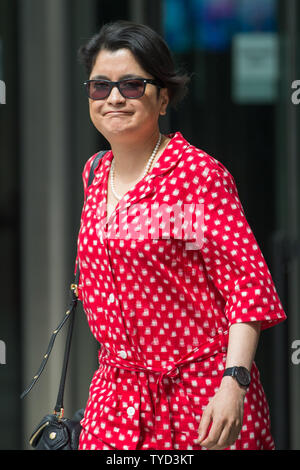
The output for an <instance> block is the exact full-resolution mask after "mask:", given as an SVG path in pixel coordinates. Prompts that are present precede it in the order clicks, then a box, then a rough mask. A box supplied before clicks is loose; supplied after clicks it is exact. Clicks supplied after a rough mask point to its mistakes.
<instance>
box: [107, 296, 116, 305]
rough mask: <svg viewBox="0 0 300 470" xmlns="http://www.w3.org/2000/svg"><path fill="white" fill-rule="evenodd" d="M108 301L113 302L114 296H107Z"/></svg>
mask: <svg viewBox="0 0 300 470" xmlns="http://www.w3.org/2000/svg"><path fill="white" fill-rule="evenodd" d="M108 300H109V302H110V303H112V302H114V300H115V296H114V294H109V297H108Z"/></svg>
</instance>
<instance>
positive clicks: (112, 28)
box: [78, 20, 190, 106]
mask: <svg viewBox="0 0 300 470" xmlns="http://www.w3.org/2000/svg"><path fill="white" fill-rule="evenodd" d="M124 48H125V49H129V50H130V51H131V53H132V54H133V55H134V57H135V58H136V60H137V61H138V62H139V64H140V65H141V67H143V69H144V70H145V71H146V72H148V73H149V74H150V75H152V76H153V77H154V78H155V79H156V80H158V81H159V82H160V83H161V84H162V86H163V87H164V88H167V89H168V93H169V99H170V104H171V105H173V106H175V105H176V104H178V103H179V101H181V100H182V99H183V98H184V96H185V95H186V93H187V84H188V82H189V80H190V78H189V76H188V74H187V73H186V72H180V71H178V70H176V67H175V62H174V59H173V57H172V54H171V51H170V49H169V47H168V45H167V43H166V42H165V40H164V39H163V38H162V37H161V36H160V35H159V34H158V33H157V32H156V31H154V30H153V29H152V28H150V27H149V26H146V25H143V24H139V23H133V22H130V21H123V20H122V21H121V20H120V21H116V22H113V23H107V24H105V25H104V26H102V28H101V29H100V31H99V32H98V33H97V34H95V35H94V36H93V37H92V38H91V39H90V40H89V41H88V42H87V44H85V45H83V46H81V47H80V48H79V50H78V58H79V61H80V63H81V64H83V65H84V67H85V70H86V72H87V74H88V76H89V75H90V73H91V71H92V68H93V66H94V64H95V61H96V58H97V55H98V53H99V52H100V51H101V50H102V49H107V50H109V51H116V50H118V49H124Z"/></svg>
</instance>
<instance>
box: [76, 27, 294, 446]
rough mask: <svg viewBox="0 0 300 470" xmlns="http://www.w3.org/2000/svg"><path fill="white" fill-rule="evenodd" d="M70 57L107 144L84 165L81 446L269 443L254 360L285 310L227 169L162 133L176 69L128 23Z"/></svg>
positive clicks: (176, 85)
mask: <svg viewBox="0 0 300 470" xmlns="http://www.w3.org/2000/svg"><path fill="white" fill-rule="evenodd" d="M80 57H81V60H82V62H83V63H84V64H85V66H86V70H87V73H88V77H89V80H88V81H87V82H86V84H85V86H86V88H87V92H88V96H89V110H90V117H91V120H92V122H93V124H94V125H95V127H96V129H97V130H98V131H99V132H100V133H101V134H102V135H103V136H104V137H105V138H106V139H107V140H108V142H109V143H110V146H111V150H110V151H108V152H107V153H106V154H105V155H104V157H103V158H102V159H101V160H100V162H99V163H98V165H97V167H96V170H95V177H94V180H93V183H92V184H91V185H90V186H88V184H87V181H88V176H89V172H90V168H91V165H92V162H93V160H94V158H95V155H93V156H92V157H91V158H90V159H89V160H88V161H87V163H86V165H85V168H84V171H83V182H84V191H85V202H84V207H83V212H82V219H81V227H80V232H79V237H78V261H79V267H80V282H79V289H78V292H79V294H78V295H79V299H80V300H81V301H82V302H83V306H84V310H85V312H86V314H87V319H88V322H89V325H90V328H91V331H92V333H93V334H94V336H95V338H96V339H97V340H98V341H99V343H100V345H101V348H100V352H99V369H98V370H97V371H96V372H95V374H94V376H93V379H92V383H91V386H90V392H89V398H88V403H87V406H86V410H85V415H84V418H83V420H82V422H81V424H82V427H83V429H82V432H81V435H80V445H79V449H80V450H84V449H86V450H88V449H89V450H90V449H98V450H109V449H123V450H132V449H137V450H140V449H142V450H146V449H160V450H164V449H166V450H172V449H179V450H180V449H181V450H186V449H193V450H197V449H198V450H201V449H273V448H274V442H273V439H272V436H271V433H270V422H269V412H268V404H267V401H266V397H265V395H264V391H263V388H262V386H261V383H260V379H259V372H258V370H257V367H256V365H255V363H254V362H253V361H254V356H255V351H256V347H257V343H258V338H259V334H260V331H261V330H263V329H265V328H268V327H271V326H273V325H276V324H278V323H279V322H281V321H283V320H284V319H285V314H284V311H283V308H282V305H281V303H280V300H279V298H278V295H277V293H276V290H275V287H274V284H273V281H272V279H271V275H270V272H269V270H268V267H267V265H266V263H265V260H264V258H263V255H262V253H261V251H260V249H259V247H258V246H257V243H256V240H255V238H254V235H253V233H252V231H251V229H250V227H249V225H248V223H247V221H246V218H245V214H244V212H243V208H242V205H241V203H240V201H239V197H238V193H237V189H236V186H235V182H234V180H233V177H232V176H231V175H230V173H229V172H228V170H227V169H226V168H225V167H224V166H223V165H222V164H221V163H220V162H218V161H217V160H216V159H214V158H213V157H211V156H209V155H208V154H207V153H206V152H204V151H202V150H199V149H197V148H195V147H194V146H193V145H191V144H190V143H188V142H187V141H186V140H185V139H184V137H183V136H182V135H181V133H180V132H176V133H174V134H170V135H161V134H160V130H159V118H160V116H162V115H164V114H165V113H166V110H167V107H168V106H169V105H173V104H176V102H178V101H179V100H180V99H181V98H182V97H183V96H184V94H185V92H186V85H187V82H188V78H187V77H186V76H185V75H180V74H177V73H176V71H175V69H174V64H173V61H172V58H171V55H170V52H169V49H168V47H167V46H166V44H165V42H164V41H163V39H162V38H161V37H160V36H159V35H157V34H156V33H155V32H154V31H152V30H151V29H150V28H149V27H147V26H144V25H138V24H133V23H129V22H116V23H112V24H108V25H105V26H103V28H102V29H101V31H100V33H99V34H97V35H96V36H95V37H93V38H92V39H91V41H90V42H89V43H88V44H87V45H86V46H83V47H81V49H80ZM178 210H179V212H178ZM180 221H181V222H182V223H179V222H180ZM225 371H226V372H225Z"/></svg>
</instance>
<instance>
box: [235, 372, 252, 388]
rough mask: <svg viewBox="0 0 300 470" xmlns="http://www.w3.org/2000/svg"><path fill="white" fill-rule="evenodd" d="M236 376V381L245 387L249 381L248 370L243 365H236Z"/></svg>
mask: <svg viewBox="0 0 300 470" xmlns="http://www.w3.org/2000/svg"><path fill="white" fill-rule="evenodd" d="M236 378H237V380H238V382H239V383H240V384H241V385H243V386H245V387H247V386H248V385H249V384H250V381H251V377H250V374H249V371H248V370H247V369H246V368H245V367H237V370H236Z"/></svg>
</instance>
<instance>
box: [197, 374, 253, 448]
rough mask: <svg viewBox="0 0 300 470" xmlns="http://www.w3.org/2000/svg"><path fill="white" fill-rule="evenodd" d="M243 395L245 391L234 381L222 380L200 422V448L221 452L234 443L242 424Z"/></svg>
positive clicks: (225, 378)
mask: <svg viewBox="0 0 300 470" xmlns="http://www.w3.org/2000/svg"><path fill="white" fill-rule="evenodd" d="M245 395H246V389H244V388H242V387H240V385H239V384H238V383H237V382H236V380H235V379H233V378H232V377H224V378H223V379H222V382H221V385H220V388H219V390H218V391H217V393H216V394H215V395H214V396H213V397H212V399H211V400H210V402H209V403H208V405H207V407H206V408H205V410H204V412H203V415H202V418H201V421H200V425H199V429H198V432H199V438H198V441H197V442H198V443H199V444H200V445H201V446H203V447H206V448H207V449H210V450H221V449H226V448H227V447H229V446H231V445H233V444H234V443H235V441H236V439H237V438H238V435H239V433H240V430H241V427H242V424H243V415H244V398H245ZM210 425H211V427H210ZM209 427H210V429H209Z"/></svg>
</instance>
